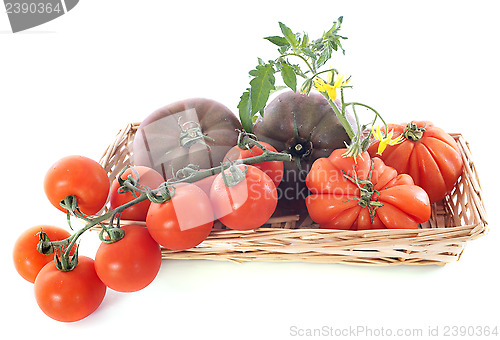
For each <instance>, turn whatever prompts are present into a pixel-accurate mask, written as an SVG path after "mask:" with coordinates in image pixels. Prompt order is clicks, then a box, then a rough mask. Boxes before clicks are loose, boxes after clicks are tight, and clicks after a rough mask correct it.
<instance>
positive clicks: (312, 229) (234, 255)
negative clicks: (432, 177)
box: [100, 123, 488, 265]
mask: <svg viewBox="0 0 500 340" xmlns="http://www.w3.org/2000/svg"><path fill="white" fill-rule="evenodd" d="M139 125H140V123H129V124H127V125H126V127H125V128H123V129H121V130H120V132H119V133H118V134H117V135H116V137H115V140H114V142H113V143H111V144H110V145H109V146H108V148H107V149H106V151H105V152H104V154H103V156H102V157H101V161H100V162H101V164H102V165H103V166H104V168H105V169H106V171H108V174H109V176H110V180H111V179H113V178H114V177H116V174H117V173H118V171H119V170H121V169H120V168H123V166H124V165H126V164H127V162H130V159H131V158H132V157H133V156H132V153H133V152H132V150H131V145H132V142H133V135H134V134H135V132H136V131H137V129H138V127H139ZM449 134H450V135H451V136H452V137H453V138H454V139H455V141H456V142H457V144H458V145H459V148H460V150H461V153H462V156H463V160H464V174H463V175H462V176H461V188H458V185H457V189H456V190H457V192H455V193H454V196H453V197H452V194H450V195H449V196H450V197H447V198H446V199H445V200H443V205H442V206H440V207H439V208H436V209H437V210H440V211H438V213H440V214H441V215H440V217H439V218H440V219H442V220H443V221H445V222H446V223H451V222H453V223H456V225H448V226H439V225H433V226H430V227H421V228H418V229H373V230H334V229H321V228H319V227H318V226H317V225H314V224H313V225H311V226H309V227H307V228H293V227H294V226H295V222H296V221H297V220H298V217H297V218H295V217H294V216H285V217H284V218H280V217H272V218H271V219H270V220H269V221H268V223H266V224H265V225H264V226H261V227H259V228H257V229H254V230H250V231H237V230H231V229H221V228H218V227H217V226H214V229H213V230H212V233H211V234H210V236H209V237H208V238H207V240H205V241H204V242H202V243H201V244H200V245H199V246H197V247H195V248H193V249H190V250H187V251H180V252H179V251H171V250H167V249H163V255H164V257H165V258H178V259H200V258H201V259H210V260H229V261H236V262H241V261H252V260H259V261H292V262H297V261H299V262H329V263H339V262H340V263H348V264H370V265H377V264H379V265H391V264H439V265H442V264H445V263H448V262H451V261H456V260H458V259H459V258H460V256H461V254H462V252H463V249H464V247H465V243H466V242H467V241H469V240H473V239H476V238H478V237H480V236H483V235H485V234H486V233H487V232H488V222H487V216H486V210H485V208H484V203H483V200H482V189H481V184H480V181H479V177H478V176H477V171H476V168H475V165H474V163H473V161H472V155H471V152H470V148H469V143H468V142H467V141H466V140H465V138H464V137H463V135H462V133H449ZM459 189H460V190H459ZM441 210H443V211H444V212H443V211H441ZM295 216H298V215H295ZM450 221H451V222H450ZM462 221H466V222H465V223H462ZM122 223H124V224H126V223H134V224H142V225H145V223H144V222H136V221H122ZM443 223H444V222H443ZM281 224H284V225H285V226H284V227H283V226H281ZM289 224H290V225H292V227H289V226H288V225H289ZM269 225H270V226H271V227H269ZM276 225H280V227H276ZM308 242H309V243H308ZM303 244H306V245H307V246H310V249H309V251H307V247H306V248H304V247H303ZM228 245H229V246H230V247H233V248H228ZM377 247H378V248H377ZM391 247H392V249H390V248H391ZM426 247H427V248H426ZM434 248H436V249H434ZM221 249H223V250H224V251H222V250H221ZM231 249H233V250H234V249H237V250H234V251H231ZM293 249H295V250H296V251H297V252H296V253H293V251H294V250H293ZM431 249H433V250H432V251H431ZM290 252H292V253H290ZM360 252H361V253H363V254H360ZM370 252H371V253H370ZM372 253H373V257H370V255H371V254H372ZM379 253H380V254H379ZM294 254H295V255H294ZM386 255H387V256H386Z"/></svg>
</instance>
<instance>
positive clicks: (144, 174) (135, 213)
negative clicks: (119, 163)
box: [109, 166, 165, 221]
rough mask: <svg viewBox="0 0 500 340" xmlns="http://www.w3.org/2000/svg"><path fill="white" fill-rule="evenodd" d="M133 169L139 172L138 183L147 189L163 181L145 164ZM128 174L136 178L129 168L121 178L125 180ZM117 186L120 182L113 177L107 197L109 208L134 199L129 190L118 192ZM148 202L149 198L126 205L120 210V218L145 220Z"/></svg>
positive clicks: (118, 186)
mask: <svg viewBox="0 0 500 340" xmlns="http://www.w3.org/2000/svg"><path fill="white" fill-rule="evenodd" d="M134 169H135V170H136V171H137V172H138V173H139V184H140V185H143V186H146V187H148V188H149V189H156V188H158V186H159V185H160V184H161V183H163V182H165V180H164V179H163V176H162V175H160V174H159V173H158V172H157V171H155V170H153V169H151V168H148V167H145V166H134ZM129 175H131V176H132V177H133V178H135V179H137V177H136V175H135V173H134V172H133V171H132V169H131V168H129V169H127V170H126V171H125V172H124V173H123V175H122V176H121V178H122V179H123V180H125V179H127V178H128V176H129ZM119 188H120V184H118V180H116V179H115V180H114V181H113V184H112V185H111V196H110V198H109V202H110V209H111V210H113V209H115V208H117V207H119V206H121V205H124V204H125V203H128V202H130V201H132V200H133V199H135V197H134V195H133V194H132V193H131V192H130V191H127V192H124V193H118V189H119ZM136 195H137V196H138V195H139V193H138V192H136ZM150 203H151V201H150V200H145V201H142V202H140V203H137V204H134V205H133V206H131V207H128V208H127V209H125V210H124V211H123V212H122V215H121V219H124V220H131V221H146V215H147V214H148V209H149V205H150Z"/></svg>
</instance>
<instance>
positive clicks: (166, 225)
mask: <svg viewBox="0 0 500 340" xmlns="http://www.w3.org/2000/svg"><path fill="white" fill-rule="evenodd" d="M213 224H214V213H213V210H212V206H211V205H210V200H209V199H208V196H207V194H205V192H204V191H203V190H202V189H200V188H199V187H198V186H196V185H194V184H181V185H176V189H175V194H174V196H173V197H172V199H171V200H170V201H168V202H165V203H161V204H158V203H151V206H150V207H149V211H148V216H147V217H146V226H147V229H148V231H149V233H150V234H151V237H153V239H154V240H155V241H156V242H158V243H159V244H160V245H162V246H163V247H165V248H168V249H172V250H186V249H190V248H193V247H196V246H197V245H199V244H200V243H201V242H203V241H204V240H205V239H206V238H207V237H208V235H209V234H210V231H211V230H212V226H213Z"/></svg>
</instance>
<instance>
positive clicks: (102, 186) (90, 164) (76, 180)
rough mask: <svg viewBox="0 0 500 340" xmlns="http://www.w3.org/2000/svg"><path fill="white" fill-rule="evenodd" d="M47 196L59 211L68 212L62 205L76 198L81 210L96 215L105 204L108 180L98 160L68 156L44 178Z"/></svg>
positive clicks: (56, 164)
mask: <svg viewBox="0 0 500 340" xmlns="http://www.w3.org/2000/svg"><path fill="white" fill-rule="evenodd" d="M44 188H45V194H46V195H47V198H48V199H49V201H50V203H52V205H53V206H55V207H56V208H57V209H59V210H61V211H63V212H66V209H63V208H62V207H61V206H60V204H59V203H60V202H61V201H62V200H64V199H65V198H66V197H67V196H74V197H76V201H77V203H78V206H79V207H80V210H81V211H82V212H83V213H84V214H87V215H94V214H96V213H97V212H99V210H101V208H102V207H103V206H104V204H106V200H107V199H108V194H109V178H108V175H107V173H106V171H105V170H104V169H103V167H102V166H101V165H100V164H99V163H97V162H96V161H94V160H92V159H90V158H87V157H83V156H68V157H65V158H63V159H61V160H59V161H57V162H56V163H55V164H54V165H53V166H52V167H51V168H50V169H49V171H48V172H47V174H46V175H45V181H44Z"/></svg>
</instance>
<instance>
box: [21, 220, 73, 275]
mask: <svg viewBox="0 0 500 340" xmlns="http://www.w3.org/2000/svg"><path fill="white" fill-rule="evenodd" d="M41 228H43V232H44V233H46V234H47V236H48V237H49V240H51V241H60V240H64V239H66V238H68V237H70V236H71V234H70V233H69V232H68V231H66V230H65V229H62V228H59V227H55V226H51V225H40V226H36V227H33V228H30V229H28V230H26V231H25V232H23V233H22V234H21V235H20V236H19V238H18V239H17V241H16V243H15V245H14V250H13V258H14V266H15V267H16V270H17V272H18V273H19V275H21V276H22V277H23V278H24V279H25V280H27V281H29V282H31V283H34V282H35V279H36V276H37V275H38V273H39V272H40V270H42V268H43V267H44V266H45V265H46V264H47V263H49V262H52V261H54V254H53V253H52V254H49V255H43V254H42V253H40V252H39V251H38V250H37V248H36V247H37V244H38V240H39V236H38V233H39V232H40V230H41Z"/></svg>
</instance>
